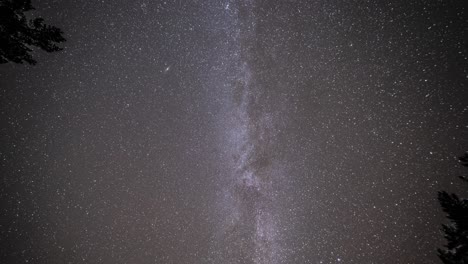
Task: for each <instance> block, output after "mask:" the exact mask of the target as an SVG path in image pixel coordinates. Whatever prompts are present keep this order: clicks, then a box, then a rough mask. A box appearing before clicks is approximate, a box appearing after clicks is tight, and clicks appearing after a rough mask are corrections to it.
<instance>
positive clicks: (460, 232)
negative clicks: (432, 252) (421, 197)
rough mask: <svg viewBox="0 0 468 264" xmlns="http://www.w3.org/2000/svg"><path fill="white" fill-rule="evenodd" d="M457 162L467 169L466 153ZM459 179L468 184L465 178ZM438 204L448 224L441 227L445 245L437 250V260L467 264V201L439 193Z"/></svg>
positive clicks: (447, 263) (452, 194) (452, 263)
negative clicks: (445, 241)
mask: <svg viewBox="0 0 468 264" xmlns="http://www.w3.org/2000/svg"><path fill="white" fill-rule="evenodd" d="M459 161H460V163H461V165H463V166H465V167H468V152H467V153H465V155H463V156H462V157H460V159H459ZM460 178H461V179H462V180H463V181H465V183H468V180H467V178H466V177H463V176H460ZM439 202H440V205H441V206H442V209H443V210H444V212H445V213H446V214H447V218H448V219H449V220H450V224H445V225H443V226H442V230H443V231H444V233H445V238H446V239H447V244H446V245H445V248H443V249H438V250H437V251H438V253H439V258H440V259H441V260H442V262H443V263H445V264H468V199H462V198H459V197H458V196H457V195H456V194H454V193H451V194H449V193H447V192H445V191H442V192H439Z"/></svg>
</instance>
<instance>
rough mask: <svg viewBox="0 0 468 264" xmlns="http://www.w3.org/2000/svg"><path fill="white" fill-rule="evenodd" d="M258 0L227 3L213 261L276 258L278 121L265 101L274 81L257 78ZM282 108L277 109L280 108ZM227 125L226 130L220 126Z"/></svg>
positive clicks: (222, 56) (242, 261)
mask: <svg viewBox="0 0 468 264" xmlns="http://www.w3.org/2000/svg"><path fill="white" fill-rule="evenodd" d="M254 7H255V1H235V2H228V3H226V4H225V15H226V20H225V21H228V22H230V23H227V24H226V33H227V35H228V36H229V38H230V39H228V42H229V44H230V49H227V50H224V53H222V54H218V55H219V57H220V58H222V59H221V64H222V65H227V68H228V69H232V71H231V72H227V71H225V72H224V74H225V76H226V77H227V78H226V79H223V80H224V82H225V85H222V86H221V87H218V88H219V89H225V90H226V91H227V92H226V101H225V108H224V110H225V112H224V113H223V114H222V115H221V116H220V118H221V120H220V121H221V124H220V125H221V127H222V129H223V130H224V134H223V135H222V136H221V137H220V139H221V141H220V144H224V146H223V147H224V148H225V150H226V153H227V163H226V164H228V166H227V168H226V169H225V170H224V172H225V173H226V174H223V175H220V177H226V178H227V181H222V182H223V184H224V185H225V186H223V187H222V196H221V201H220V206H221V207H222V208H221V210H222V211H223V212H224V213H223V215H222V216H224V217H225V219H223V220H222V223H221V225H220V227H219V228H220V230H219V231H218V232H219V233H218V235H217V238H216V239H215V243H219V244H218V245H216V249H215V251H214V252H215V254H214V255H215V256H214V259H215V261H214V263H221V262H223V263H271V264H274V263H277V261H278V260H279V259H280V254H279V249H278V245H277V242H276V240H277V239H278V235H279V231H278V229H277V226H276V225H277V217H276V216H277V214H278V213H279V212H278V209H277V206H275V204H276V203H277V201H275V199H276V197H275V195H274V194H275V187H274V182H275V181H277V180H278V177H279V175H278V172H277V171H275V166H277V164H275V162H277V160H276V159H275V158H276V157H275V154H274V153H273V152H272V151H273V148H274V145H275V134H276V132H275V131H277V129H278V126H277V125H276V124H275V121H276V120H275V117H277V115H275V113H274V112H271V108H270V107H266V106H267V105H268V104H270V103H271V102H269V101H268V96H269V95H268V94H269V93H270V92H271V91H269V90H268V88H269V87H264V86H263V85H262V84H260V83H259V82H258V81H257V79H258V77H257V71H256V68H255V65H254V63H253V61H255V57H254V56H255V53H253V52H252V49H254V48H255V44H256V22H257V21H256V20H257V18H256V14H255V13H254V11H253V9H254ZM277 111H278V109H277ZM221 131H222V130H221Z"/></svg>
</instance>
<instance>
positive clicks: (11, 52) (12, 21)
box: [0, 0, 65, 65]
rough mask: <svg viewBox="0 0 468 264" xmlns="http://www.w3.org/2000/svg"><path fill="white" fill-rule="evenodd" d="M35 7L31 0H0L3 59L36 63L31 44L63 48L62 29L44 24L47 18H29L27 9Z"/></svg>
mask: <svg viewBox="0 0 468 264" xmlns="http://www.w3.org/2000/svg"><path fill="white" fill-rule="evenodd" d="M31 10H34V8H33V7H32V5H31V0H0V63H7V62H15V63H23V62H27V63H29V64H33V65H34V64H36V60H34V59H33V57H32V55H31V52H32V47H37V48H40V49H42V50H44V51H47V52H54V51H60V50H62V48H60V47H59V46H57V44H58V43H61V42H64V41H65V38H64V37H63V36H62V34H63V32H62V30H60V29H59V28H57V27H54V26H50V25H47V24H44V19H42V18H34V19H28V18H27V17H26V15H25V12H27V11H31Z"/></svg>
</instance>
